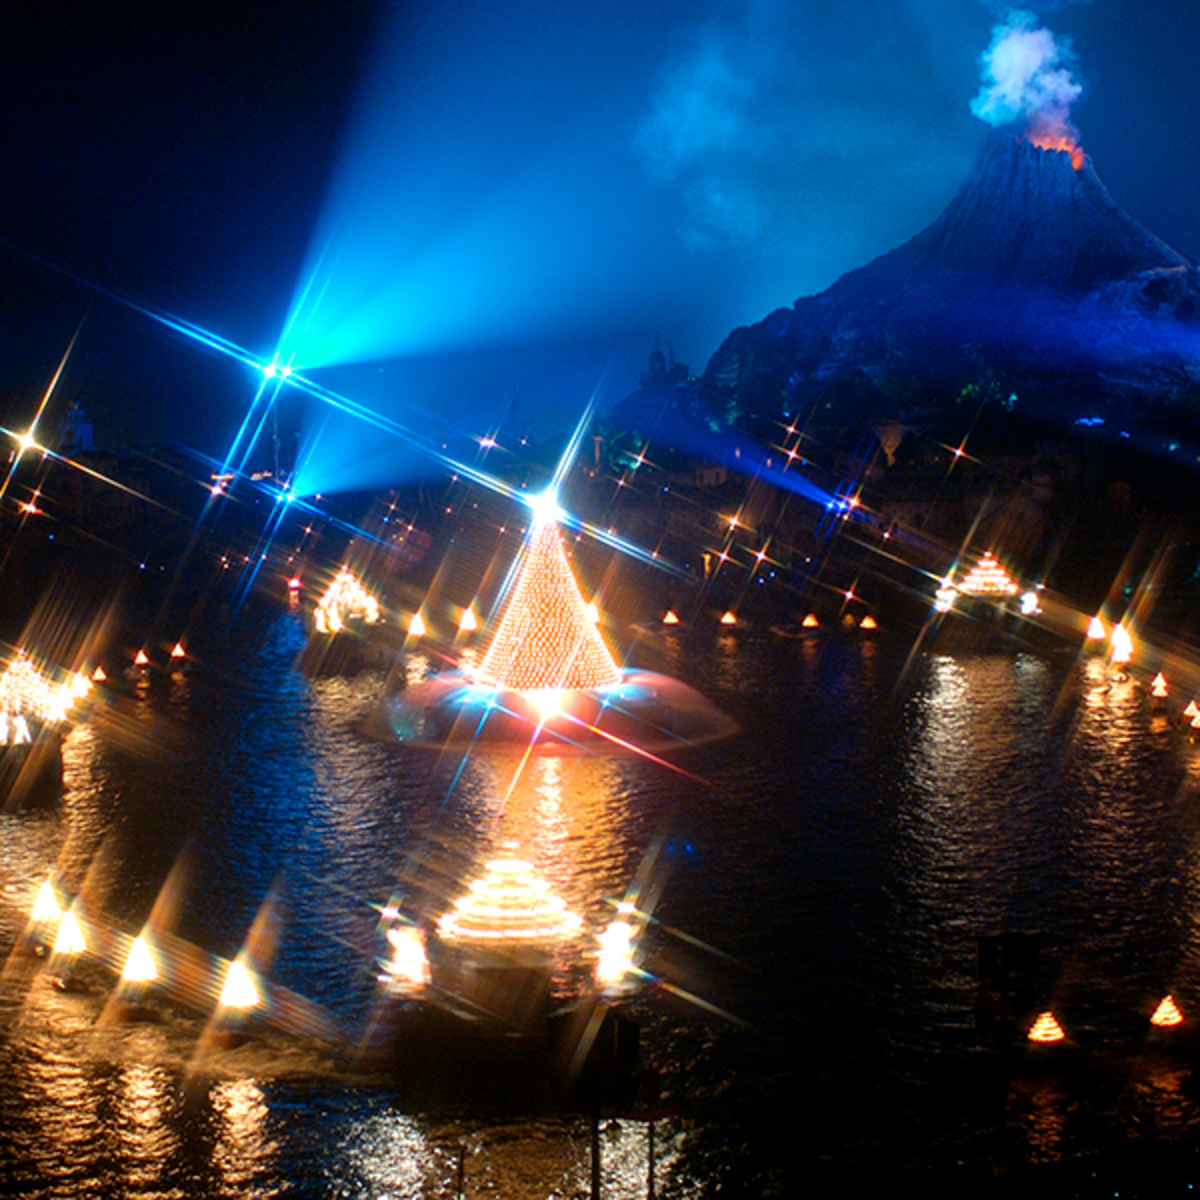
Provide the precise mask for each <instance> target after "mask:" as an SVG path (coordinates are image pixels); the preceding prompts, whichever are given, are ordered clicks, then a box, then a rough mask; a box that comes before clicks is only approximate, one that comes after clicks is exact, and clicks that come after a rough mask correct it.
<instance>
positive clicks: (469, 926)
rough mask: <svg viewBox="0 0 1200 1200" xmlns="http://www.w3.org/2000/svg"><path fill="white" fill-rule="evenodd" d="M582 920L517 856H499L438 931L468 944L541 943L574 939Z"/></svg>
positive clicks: (446, 915)
mask: <svg viewBox="0 0 1200 1200" xmlns="http://www.w3.org/2000/svg"><path fill="white" fill-rule="evenodd" d="M582 924H583V922H582V919H581V918H580V917H579V916H578V915H577V914H576V913H573V912H571V911H570V909H568V908H567V905H566V902H565V901H564V900H563V899H562V898H561V897H559V896H556V895H555V894H554V893H553V892H552V891H551V890H550V885H549V884H548V883H547V882H546V881H545V880H544V879H543V878H542V877H541V876H540V875H538V873H537V872H536V871H535V870H534V869H533V866H532V864H531V863H528V862H526V861H525V860H524V859H520V858H497V859H493V860H492V861H491V862H489V863H488V864H487V866H486V869H485V872H484V874H483V875H481V876H480V877H479V878H478V879H476V880H474V881H472V883H471V884H470V886H469V887H468V889H467V891H466V893H465V894H464V895H463V896H460V897H459V899H458V900H456V901H455V902H454V907H453V908H452V909H451V910H450V911H449V912H447V913H445V914H443V915H442V917H441V918H439V920H438V924H437V929H438V935H439V936H440V937H441V938H442V939H443V940H444V941H447V942H451V943H453V942H460V943H468V944H472V943H475V944H478V943H483V944H487V943H501V944H508V945H512V944H520V943H524V944H539V943H547V942H557V941H561V940H562V939H564V938H569V937H572V936H573V935H574V934H576V933H577V932H578V931H579V928H580V926H581V925H582Z"/></svg>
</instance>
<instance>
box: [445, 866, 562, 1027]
mask: <svg viewBox="0 0 1200 1200" xmlns="http://www.w3.org/2000/svg"><path fill="white" fill-rule="evenodd" d="M581 927H582V921H581V919H580V918H579V916H577V915H576V914H575V913H573V912H571V911H570V910H569V909H568V908H567V905H566V903H565V901H563V900H562V899H561V898H560V897H558V896H556V895H555V894H554V893H553V891H552V890H551V888H550V885H549V884H548V883H547V882H546V880H545V879H543V878H542V877H541V876H540V875H539V874H538V873H537V872H536V871H535V870H534V869H533V866H532V864H531V863H529V862H527V861H525V860H524V859H521V858H516V857H505V858H495V859H492V860H491V861H490V862H488V863H487V864H486V866H485V869H484V873H483V874H482V875H481V876H479V877H478V878H477V879H475V880H473V881H472V882H471V884H470V885H469V887H468V888H467V891H466V892H465V893H464V894H463V895H462V896H460V897H459V898H458V899H457V900H456V901H455V902H454V907H453V908H452V909H451V910H450V911H449V912H447V913H445V914H443V915H442V917H441V918H440V919H439V920H438V923H437V936H438V941H439V943H440V944H441V946H442V947H444V948H445V949H446V950H447V951H448V953H447V955H446V957H445V960H444V967H443V968H442V970H441V973H440V977H439V984H440V985H441V986H442V987H444V988H446V989H447V990H449V991H451V992H452V993H454V994H455V995H457V996H459V997H461V998H462V999H464V1000H465V1001H466V1002H467V1003H469V1004H470V1005H471V1006H472V1007H473V1008H475V1009H477V1010H479V1011H480V1012H483V1013H486V1014H487V1015H488V1016H489V1017H491V1018H492V1019H493V1020H495V1021H497V1022H499V1023H500V1025H501V1026H502V1027H504V1028H507V1029H511V1030H516V1031H518V1032H520V1033H523V1034H530V1033H535V1032H538V1031H539V1029H540V1027H542V1026H544V1023H545V1019H546V1017H547V1015H548V1013H549V999H550V977H551V972H552V968H553V953H554V951H555V950H556V949H557V948H558V947H560V946H562V945H563V944H564V943H566V942H569V941H571V940H572V939H574V938H576V937H577V936H578V935H579V932H580V929H581Z"/></svg>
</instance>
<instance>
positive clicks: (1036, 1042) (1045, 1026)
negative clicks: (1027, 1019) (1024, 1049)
mask: <svg viewBox="0 0 1200 1200" xmlns="http://www.w3.org/2000/svg"><path fill="white" fill-rule="evenodd" d="M1066 1036H1067V1035H1066V1034H1065V1033H1064V1032H1063V1028H1062V1026H1061V1025H1060V1024H1059V1023H1058V1019H1057V1018H1056V1017H1055V1015H1054V1014H1053V1013H1052V1012H1051V1011H1050V1010H1049V1009H1046V1010H1045V1011H1044V1012H1040V1013H1038V1015H1037V1018H1036V1019H1035V1020H1034V1022H1033V1024H1032V1025H1031V1026H1030V1027H1029V1032H1028V1033H1027V1034H1026V1035H1025V1041H1026V1044H1027V1045H1028V1046H1029V1047H1030V1048H1031V1049H1035V1050H1045V1049H1048V1048H1051V1047H1054V1046H1062V1045H1063V1044H1064V1043H1065V1042H1066Z"/></svg>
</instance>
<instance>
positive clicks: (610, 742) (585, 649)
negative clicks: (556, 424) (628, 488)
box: [384, 518, 736, 752]
mask: <svg viewBox="0 0 1200 1200" xmlns="http://www.w3.org/2000/svg"><path fill="white" fill-rule="evenodd" d="M523 553H524V559H523V561H522V563H521V566H520V570H519V571H518V572H517V575H516V580H515V582H514V584H513V587H512V590H511V592H510V594H509V597H508V601H507V603H506V605H505V607H504V611H503V614H502V616H501V618H500V622H499V624H498V626H497V628H496V631H495V633H494V634H493V636H492V638H491V641H490V642H489V644H488V647H487V650H486V652H485V653H484V655H483V658H482V659H481V661H480V662H479V665H478V666H477V667H476V668H475V669H474V670H473V671H471V672H469V673H468V672H467V671H464V670H458V671H444V672H441V673H440V674H438V675H437V676H435V677H432V678H429V679H425V680H422V681H420V682H419V683H416V684H414V685H412V686H410V687H408V688H407V689H405V690H404V691H403V692H402V693H400V694H399V695H398V696H396V697H394V698H392V699H390V700H389V701H388V703H387V706H386V708H385V713H384V715H385V717H386V720H387V724H388V726H389V728H390V730H391V732H392V734H393V735H394V736H396V737H398V738H399V739H400V740H402V741H406V742H412V743H415V744H418V745H421V744H423V745H430V746H441V745H444V744H446V743H448V742H461V743H467V742H470V743H480V742H482V743H503V744H512V745H529V744H531V743H534V744H536V745H537V746H538V748H545V747H552V748H553V749H554V750H555V752H561V751H562V750H563V749H565V748H582V747H586V748H588V749H592V750H595V749H608V750H614V751H619V750H622V749H630V748H633V749H638V750H664V749H670V748H671V747H673V746H675V745H677V744H679V743H680V742H681V741H685V742H687V743H689V744H693V745H694V744H698V743H701V742H706V741H711V740H713V739H714V738H718V737H724V736H726V735H728V734H730V733H732V732H733V731H734V729H735V728H736V726H735V725H734V723H733V722H732V721H731V720H729V718H727V717H726V716H725V715H724V714H723V713H721V712H720V710H719V709H717V708H716V707H715V706H714V705H713V704H711V703H710V702H709V701H708V700H706V699H705V698H704V697H703V696H701V695H700V693H699V692H697V691H695V690H694V689H692V688H690V687H688V686H687V685H686V684H683V683H681V682H679V681H678V680H675V679H671V678H670V677H668V676H666V675H661V674H658V673H656V672H652V671H641V670H633V669H629V668H620V667H618V666H617V664H616V662H615V661H614V659H613V656H612V654H611V652H610V651H609V649H608V647H607V646H606V645H605V642H604V638H603V635H602V634H601V632H600V629H599V627H598V625H597V624H596V622H595V621H593V620H592V619H590V617H589V614H588V606H587V604H586V603H585V602H584V599H583V596H582V595H581V594H580V590H579V586H578V584H577V583H576V580H575V576H574V574H573V573H572V571H571V566H570V563H569V562H568V561H567V554H566V549H565V546H564V544H563V537H562V533H561V532H560V530H559V527H558V524H557V522H556V521H554V520H553V519H550V518H542V519H541V520H535V522H534V523H533V525H532V526H531V529H530V533H529V536H528V540H527V543H526V546H525V549H524V552H523Z"/></svg>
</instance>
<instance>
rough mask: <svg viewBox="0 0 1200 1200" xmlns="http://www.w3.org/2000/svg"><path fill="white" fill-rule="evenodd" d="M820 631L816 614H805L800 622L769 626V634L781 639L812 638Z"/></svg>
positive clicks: (819, 623)
mask: <svg viewBox="0 0 1200 1200" xmlns="http://www.w3.org/2000/svg"><path fill="white" fill-rule="evenodd" d="M820 631H821V622H820V620H819V619H818V617H817V614H816V613H806V614H805V616H804V617H803V618H802V619H801V620H800V621H786V622H783V623H781V624H779V625H772V626H771V632H772V633H773V634H774V635H775V636H776V637H781V638H812V637H816V636H817V635H818V634H819V633H820Z"/></svg>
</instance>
